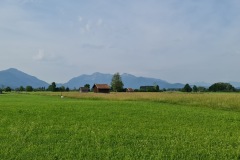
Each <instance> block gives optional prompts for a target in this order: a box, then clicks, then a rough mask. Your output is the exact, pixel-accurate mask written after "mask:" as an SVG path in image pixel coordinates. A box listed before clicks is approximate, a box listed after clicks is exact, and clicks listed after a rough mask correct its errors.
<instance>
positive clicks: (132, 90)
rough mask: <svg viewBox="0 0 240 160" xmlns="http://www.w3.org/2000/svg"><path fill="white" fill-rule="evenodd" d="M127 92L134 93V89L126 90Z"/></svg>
mask: <svg viewBox="0 0 240 160" xmlns="http://www.w3.org/2000/svg"><path fill="white" fill-rule="evenodd" d="M126 92H134V89H132V88H127V89H126Z"/></svg>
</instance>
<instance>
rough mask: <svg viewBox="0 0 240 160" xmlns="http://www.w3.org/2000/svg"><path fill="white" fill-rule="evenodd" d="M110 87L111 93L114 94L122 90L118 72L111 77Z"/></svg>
mask: <svg viewBox="0 0 240 160" xmlns="http://www.w3.org/2000/svg"><path fill="white" fill-rule="evenodd" d="M111 86H112V89H113V91H115V92H120V91H122V90H123V86H124V84H123V82H122V78H121V76H120V74H119V73H118V72H117V73H115V74H114V75H113V77H112V82H111Z"/></svg>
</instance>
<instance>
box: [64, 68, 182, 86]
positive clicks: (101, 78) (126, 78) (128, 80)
mask: <svg viewBox="0 0 240 160" xmlns="http://www.w3.org/2000/svg"><path fill="white" fill-rule="evenodd" d="M112 76H113V75H112V74H103V73H99V72H96V73H93V74H92V75H86V74H84V75H81V76H78V77H75V78H73V79H71V80H69V81H68V82H67V83H65V84H63V85H64V86H65V87H70V88H79V87H80V86H84V85H85V84H90V85H91V86H93V84H94V83H107V84H110V83H111V79H112ZM121 77H122V81H123V83H124V87H125V88H128V87H131V88H134V89H139V88H140V86H146V85H155V84H157V85H159V86H160V88H182V87H183V86H184V85H183V84H180V83H175V84H171V83H168V82H166V81H163V80H161V79H155V78H146V77H136V76H134V75H131V74H127V73H124V74H122V75H121Z"/></svg>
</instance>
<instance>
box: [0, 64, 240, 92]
mask: <svg viewBox="0 0 240 160" xmlns="http://www.w3.org/2000/svg"><path fill="white" fill-rule="evenodd" d="M112 76H113V75H112V74H103V73H99V72H96V73H93V74H91V75H86V74H83V75H80V76H78V77H75V78H72V79H70V80H69V81H68V82H66V83H63V84H57V86H65V87H69V88H71V89H73V88H79V87H82V86H84V85H85V84H90V86H93V84H95V83H106V84H110V83H111V79H112ZM121 77H122V81H123V83H124V87H125V88H134V89H139V88H140V86H152V85H159V86H160V88H166V89H169V88H183V87H184V84H181V83H169V82H167V81H164V80H161V79H156V78H147V77H137V76H134V75H131V74H127V73H124V74H122V75H121ZM231 84H232V85H233V86H234V87H240V83H239V82H231ZM191 85H197V86H204V87H209V86H210V85H211V84H208V83H205V82H198V83H192V84H191ZM6 86H9V87H11V88H17V87H20V86H24V87H26V86H32V87H33V88H38V87H45V88H47V87H48V86H49V84H48V83H47V82H45V81H43V80H40V79H38V78H36V77H34V76H31V75H29V74H26V73H24V72H22V71H19V70H17V69H15V68H10V69H7V70H3V71H0V87H6Z"/></svg>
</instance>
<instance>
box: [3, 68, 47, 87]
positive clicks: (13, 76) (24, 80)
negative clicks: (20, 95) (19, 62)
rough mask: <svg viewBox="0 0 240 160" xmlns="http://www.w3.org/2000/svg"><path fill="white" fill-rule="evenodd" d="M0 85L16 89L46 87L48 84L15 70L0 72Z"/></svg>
mask: <svg viewBox="0 0 240 160" xmlns="http://www.w3.org/2000/svg"><path fill="white" fill-rule="evenodd" d="M0 85H1V86H9V87H11V88H17V87H20V86H24V87H26V86H32V87H33V88H38V87H47V86H48V85H49V84H48V83H47V82H44V81H42V80H39V79H37V78H36V77H34V76H31V75H28V74H26V73H24V72H22V71H20V70H18V69H16V68H9V69H7V70H3V71H0Z"/></svg>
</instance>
